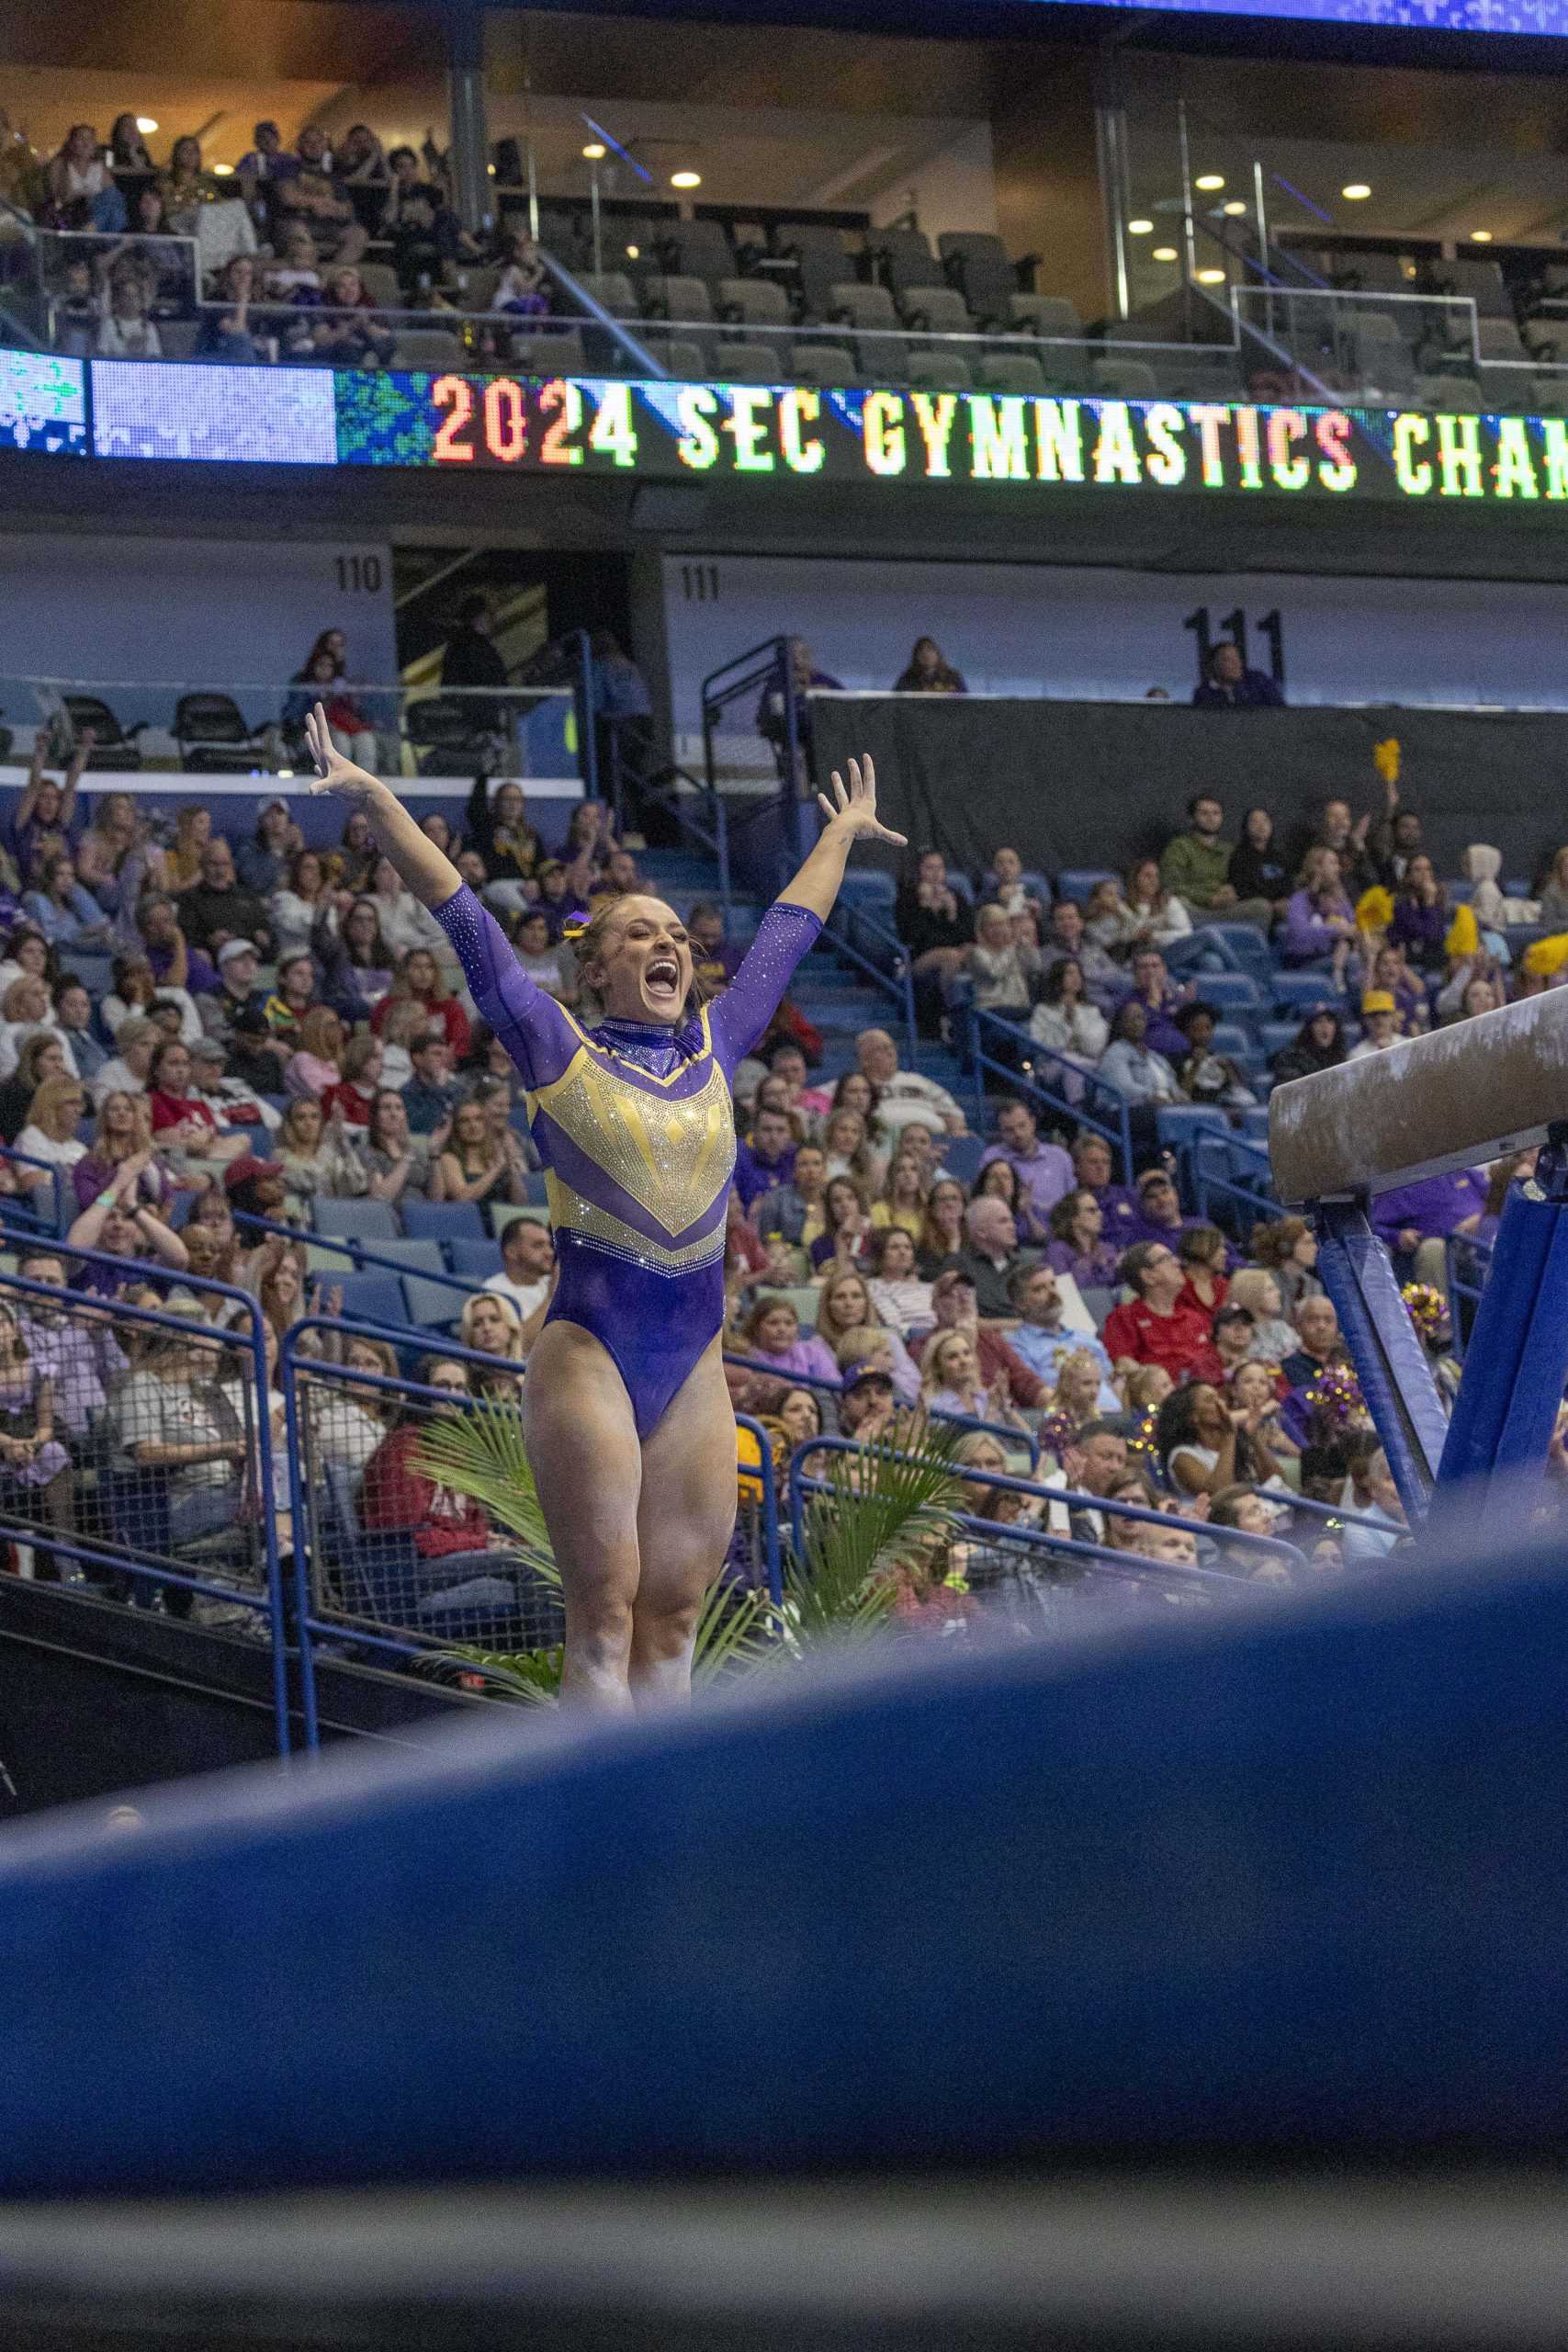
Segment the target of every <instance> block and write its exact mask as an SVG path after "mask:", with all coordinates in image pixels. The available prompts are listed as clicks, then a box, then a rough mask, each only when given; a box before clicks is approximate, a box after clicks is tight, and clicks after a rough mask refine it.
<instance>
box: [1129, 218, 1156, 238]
mask: <svg viewBox="0 0 1568 2352" xmlns="http://www.w3.org/2000/svg"><path fill="white" fill-rule="evenodd" d="M1154 232H1155V224H1154V222H1153V221H1152V220H1129V221H1128V223H1127V234H1128V235H1129V236H1130V237H1152V236H1153V235H1154Z"/></svg>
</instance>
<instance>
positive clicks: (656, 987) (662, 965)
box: [643, 956, 681, 1002]
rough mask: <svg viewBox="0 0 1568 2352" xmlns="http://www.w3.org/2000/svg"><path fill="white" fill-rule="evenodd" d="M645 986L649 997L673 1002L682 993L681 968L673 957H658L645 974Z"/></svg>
mask: <svg viewBox="0 0 1568 2352" xmlns="http://www.w3.org/2000/svg"><path fill="white" fill-rule="evenodd" d="M643 984H644V986H645V987H646V988H647V989H648V993H649V996H662V997H668V998H669V999H670V1000H671V1002H673V1001H674V1000H675V998H676V997H677V996H679V994H680V992H681V967H680V965H679V964H678V963H677V962H676V961H675V958H674V956H655V957H654V959H653V961H652V963H651V964H649V967H648V969H647V971H646V972H645V973H644V974H643Z"/></svg>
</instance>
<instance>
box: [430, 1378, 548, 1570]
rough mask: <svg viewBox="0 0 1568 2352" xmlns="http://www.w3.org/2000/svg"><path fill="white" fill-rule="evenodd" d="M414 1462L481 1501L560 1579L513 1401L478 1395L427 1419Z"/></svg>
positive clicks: (540, 1564)
mask: <svg viewBox="0 0 1568 2352" xmlns="http://www.w3.org/2000/svg"><path fill="white" fill-rule="evenodd" d="M413 1467H414V1468H415V1470H417V1471H419V1472H420V1473H421V1474H422V1475H423V1476H424V1477H427V1478H434V1480H435V1483H436V1484H437V1486H441V1487H452V1488H454V1489H455V1491H456V1492H457V1493H458V1494H460V1495H468V1496H469V1497H470V1498H472V1500H473V1501H475V1502H477V1503H479V1504H481V1505H482V1506H483V1508H484V1510H486V1511H487V1512H488V1513H489V1515H490V1517H491V1519H492V1520H494V1521H496V1522H497V1524H498V1525H500V1526H502V1527H504V1528H505V1530H506V1532H507V1533H508V1534H509V1535H515V1536H516V1538H517V1539H518V1542H519V1543H520V1544H523V1545H524V1546H525V1549H526V1550H527V1552H528V1553H529V1554H530V1555H531V1558H532V1563H533V1565H534V1566H536V1568H537V1569H538V1570H539V1572H540V1574H541V1575H542V1576H544V1577H545V1578H546V1580H547V1581H549V1580H551V1579H553V1580H554V1581H556V1582H557V1583H558V1582H559V1572H558V1569H557V1567H556V1563H555V1553H554V1551H553V1549H552V1548H551V1544H550V1538H549V1532H548V1530H547V1528H546V1525H545V1515H544V1512H543V1511H542V1510H540V1508H539V1490H538V1488H537V1487H536V1485H535V1483H534V1466H533V1464H532V1463H531V1462H530V1461H529V1459H528V1449H527V1447H526V1445H525V1443H524V1440H523V1416H522V1415H521V1413H520V1412H519V1411H518V1409H517V1408H516V1406H515V1405H507V1404H502V1403H501V1402H500V1401H499V1399H497V1398H495V1397H479V1398H478V1399H477V1400H476V1401H475V1402H474V1403H473V1404H472V1405H471V1406H469V1407H468V1409H467V1410H466V1411H465V1412H462V1413H459V1414H457V1415H456V1416H455V1417H454V1418H453V1419H438V1420H437V1419H432V1420H430V1421H429V1422H427V1423H426V1425H425V1428H424V1430H423V1433H422V1436H421V1439H420V1447H419V1452H418V1453H417V1454H415V1455H414V1457H413Z"/></svg>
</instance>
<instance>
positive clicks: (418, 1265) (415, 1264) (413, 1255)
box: [369, 1235, 446, 1274]
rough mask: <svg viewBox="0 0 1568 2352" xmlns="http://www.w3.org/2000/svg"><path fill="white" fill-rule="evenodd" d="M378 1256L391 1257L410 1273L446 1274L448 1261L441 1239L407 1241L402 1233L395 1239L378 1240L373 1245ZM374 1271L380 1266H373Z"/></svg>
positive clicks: (371, 1270)
mask: <svg viewBox="0 0 1568 2352" xmlns="http://www.w3.org/2000/svg"><path fill="white" fill-rule="evenodd" d="M371 1246H372V1247H373V1248H374V1250H375V1253H376V1255H377V1257H378V1259H379V1258H389V1259H390V1260H391V1261H392V1263H393V1265H394V1266H401V1267H402V1269H403V1271H404V1272H405V1273H410V1274H444V1273H445V1272H446V1258H445V1257H444V1256H443V1255H442V1250H441V1244H440V1242H439V1241H429V1240H425V1241H407V1240H405V1239H404V1238H402V1236H401V1235H400V1236H399V1237H398V1238H397V1240H395V1241H378V1242H375V1243H374V1244H372V1245H371ZM369 1271H370V1272H372V1273H376V1272H379V1271H380V1269H379V1268H378V1267H375V1266H372V1267H371V1268H370V1270H369Z"/></svg>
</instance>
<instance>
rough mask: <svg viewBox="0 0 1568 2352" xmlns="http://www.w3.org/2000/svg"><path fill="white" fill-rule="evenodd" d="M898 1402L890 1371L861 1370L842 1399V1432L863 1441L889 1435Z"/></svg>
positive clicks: (840, 1421)
mask: <svg viewBox="0 0 1568 2352" xmlns="http://www.w3.org/2000/svg"><path fill="white" fill-rule="evenodd" d="M896 1407H897V1393H896V1391H895V1389H894V1386H893V1377H892V1374H890V1373H886V1372H862V1373H857V1374H856V1375H855V1377H854V1379H853V1380H852V1381H851V1382H850V1383H849V1385H847V1386H846V1388H845V1390H844V1392H843V1395H842V1396H841V1397H840V1399H839V1434H840V1437H852V1438H856V1439H858V1440H859V1442H861V1443H862V1444H863V1445H872V1444H874V1443H875V1442H876V1440H877V1439H878V1438H881V1437H886V1434H887V1430H888V1427H889V1424H890V1423H891V1421H892V1419H893V1415H894V1411H895V1408H896Z"/></svg>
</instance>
